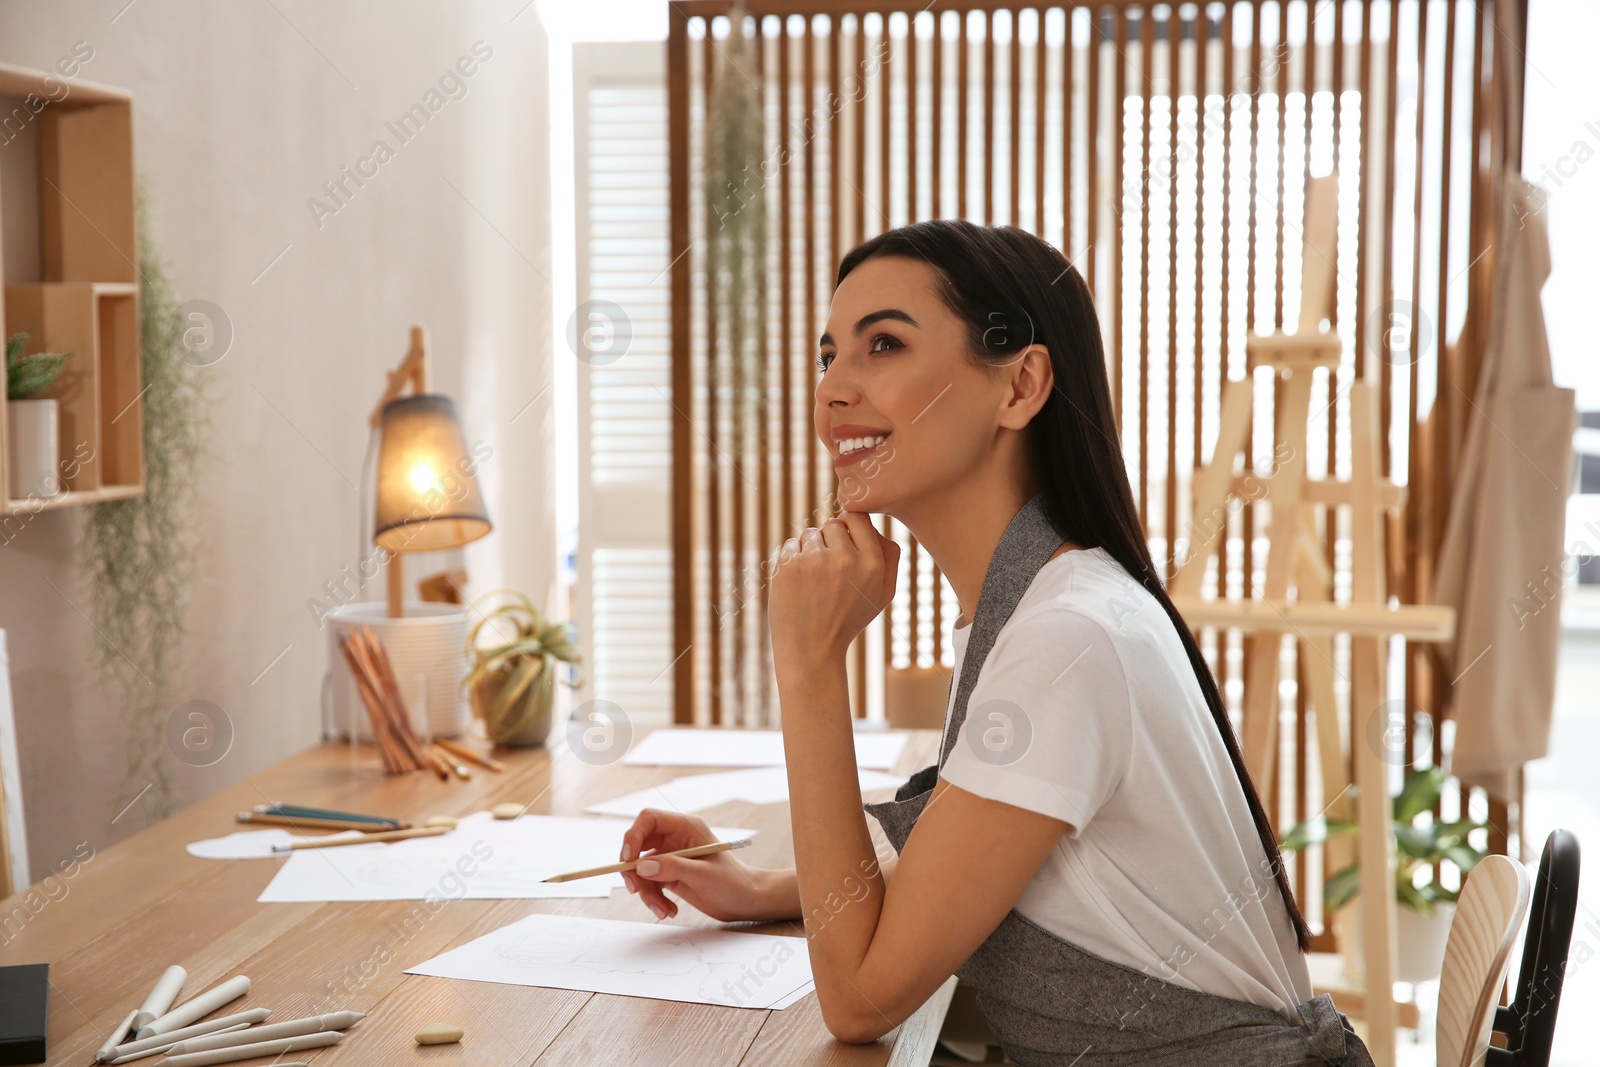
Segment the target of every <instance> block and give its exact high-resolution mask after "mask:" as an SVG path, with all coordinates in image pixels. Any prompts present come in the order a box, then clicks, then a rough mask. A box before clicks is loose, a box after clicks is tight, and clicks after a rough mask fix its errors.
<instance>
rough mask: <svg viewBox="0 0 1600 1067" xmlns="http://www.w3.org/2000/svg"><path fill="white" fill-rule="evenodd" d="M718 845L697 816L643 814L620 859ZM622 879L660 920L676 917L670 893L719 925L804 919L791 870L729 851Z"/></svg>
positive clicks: (654, 865) (646, 865)
mask: <svg viewBox="0 0 1600 1067" xmlns="http://www.w3.org/2000/svg"><path fill="white" fill-rule="evenodd" d="M715 840H716V837H715V836H714V835H713V834H712V832H711V827H710V826H709V825H708V824H707V823H706V821H705V820H704V819H702V818H700V817H699V816H698V815H685V814H683V813H682V812H676V811H663V810H661V809H660V808H645V809H644V810H643V811H641V812H640V813H639V815H638V818H636V819H634V821H633V825H632V826H631V827H629V828H628V832H627V833H626V834H624V835H623V837H622V856H621V859H623V860H624V861H626V860H631V859H634V858H635V857H638V856H641V855H648V854H649V853H653V852H676V851H677V850H679V849H684V848H694V847H695V846H697V845H709V844H711V843H712V842H713V841H715ZM622 879H623V881H624V882H626V883H627V885H628V891H629V892H630V893H637V894H638V895H639V899H641V900H643V901H644V903H645V905H646V906H647V907H648V908H649V909H650V910H651V911H652V912H654V913H655V915H656V917H657V918H666V917H667V916H669V915H676V914H677V913H678V905H677V903H676V902H675V901H673V900H672V899H671V898H669V897H668V896H667V895H666V892H665V891H666V890H669V889H670V890H672V892H674V893H676V894H677V895H678V896H680V897H682V898H683V899H684V900H686V901H688V902H689V903H690V904H693V905H694V906H695V907H696V908H699V909H700V910H701V911H702V912H704V913H705V914H706V915H707V916H709V917H710V918H712V919H715V920H717V921H718V922H740V921H746V920H756V921H764V920H770V919H785V918H794V917H796V916H798V915H799V914H800V908H799V893H798V891H797V890H796V889H795V886H794V877H793V871H792V870H790V871H775V870H768V869H766V868H762V867H752V866H750V865H749V864H747V863H745V862H743V861H742V860H740V859H739V858H738V857H736V856H734V855H733V854H732V853H731V852H729V851H723V852H714V853H712V854H711V855H709V856H699V857H696V858H693V859H686V858H684V857H682V856H664V857H662V858H661V859H659V860H648V859H647V860H645V861H643V862H641V864H640V866H639V867H636V868H635V869H634V870H631V871H623V872H622ZM786 891H787V892H786ZM789 897H792V898H793V900H792V901H790V900H788V898H789Z"/></svg>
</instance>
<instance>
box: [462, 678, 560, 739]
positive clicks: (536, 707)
mask: <svg viewBox="0 0 1600 1067" xmlns="http://www.w3.org/2000/svg"><path fill="white" fill-rule="evenodd" d="M511 671H512V669H511V666H509V665H508V666H505V667H501V668H498V669H496V670H493V671H490V672H489V673H487V674H485V675H484V676H483V677H482V678H480V679H479V680H478V681H477V683H476V684H475V685H473V687H472V710H473V713H474V714H476V715H477V716H478V718H480V719H482V720H483V728H484V733H485V734H486V735H487V736H488V738H489V740H491V741H493V742H494V743H495V744H497V745H519V746H521V745H542V744H544V743H545V741H546V740H547V739H548V738H549V737H550V720H551V708H552V705H553V704H554V702H555V687H554V686H553V685H552V686H541V685H539V684H537V683H535V684H533V685H530V686H528V688H527V690H526V691H524V692H523V694H522V696H521V697H519V698H518V699H517V701H516V703H514V704H513V705H512V706H511V707H509V708H507V709H506V710H505V713H504V714H503V715H501V717H500V719H499V720H498V721H493V722H491V721H490V717H489V714H490V710H491V709H492V708H493V707H494V702H495V700H496V698H498V697H499V696H500V690H501V689H502V688H504V686H505V684H506V682H508V681H509V680H510V679H511Z"/></svg>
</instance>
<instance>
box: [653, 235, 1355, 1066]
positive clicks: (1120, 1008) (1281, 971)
mask: <svg viewBox="0 0 1600 1067" xmlns="http://www.w3.org/2000/svg"><path fill="white" fill-rule="evenodd" d="M818 365H819V368H820V370H821V377H820V378H819V380H818V383H817V389H816V409H815V421H816V431H817V433H818V435H819V436H820V437H821V439H822V440H823V442H825V443H826V444H827V446H828V449H829V451H830V452H831V453H832V454H833V456H834V457H835V459H834V463H835V466H836V467H837V469H838V472H839V476H840V478H839V480H840V500H841V504H842V511H843V513H842V514H840V515H836V516H833V517H831V518H829V519H827V520H826V521H824V522H823V523H822V525H821V526H820V527H816V528H808V529H806V530H805V531H804V532H803V533H801V534H800V536H799V537H797V538H791V539H789V540H788V541H787V542H786V543H785V544H784V546H783V547H782V549H781V550H780V551H779V552H778V553H777V556H776V569H775V571H774V573H773V574H772V577H771V582H772V586H771V590H770V607H769V613H770V614H769V621H770V630H771V634H772V651H773V656H774V665H775V670H776V673H777V684H778V691H779V696H780V698H781V704H782V714H783V733H784V741H785V748H786V751H787V753H788V757H789V762H788V769H789V770H788V776H789V786H790V809H791V817H792V822H793V830H794V852H795V866H794V867H793V868H790V869H786V870H763V869H758V868H753V867H750V866H748V865H747V864H744V863H742V862H741V861H740V860H739V859H737V858H736V857H735V856H734V855H732V854H730V853H721V854H719V855H716V856H713V857H709V858H705V859H690V860H683V859H678V858H672V857H669V858H667V859H664V860H659V861H655V862H646V863H643V864H641V865H640V866H639V867H638V869H637V871H635V872H633V873H632V874H630V875H628V876H627V881H628V886H629V889H630V890H632V891H634V892H637V893H638V894H639V895H640V897H641V898H642V899H643V900H644V901H645V902H646V903H647V904H648V905H649V906H650V908H651V909H652V910H653V911H654V912H655V913H656V914H657V915H658V916H665V915H668V914H675V913H676V911H677V905H676V903H675V902H673V901H672V900H671V899H669V898H668V897H667V896H666V891H669V890H670V891H671V892H673V893H675V894H677V896H679V897H680V898H682V899H683V900H686V901H688V902H689V903H690V904H692V905H694V906H695V907H697V908H699V909H700V910H701V911H702V912H704V913H705V914H707V915H708V916H710V917H712V918H714V919H718V920H722V921H737V920H773V919H786V918H803V919H804V920H805V923H806V936H807V938H808V942H809V951H810V957H811V965H812V971H813V973H814V976H815V978H816V983H817V996H818V999H819V1002H820V1006H821V1009H822V1013H823V1017H824V1019H825V1020H826V1022H827V1025H828V1028H829V1030H830V1031H831V1032H832V1033H833V1034H834V1035H835V1036H837V1037H839V1038H840V1039H842V1040H845V1041H852V1042H866V1041H872V1040H875V1039H876V1038H878V1037H879V1036H881V1035H882V1034H884V1033H886V1032H888V1031H889V1030H891V1029H893V1028H894V1027H895V1026H897V1025H898V1024H899V1023H901V1022H902V1021H903V1020H905V1019H906V1018H907V1017H908V1016H910V1015H911V1013H912V1012H914V1011H915V1010H916V1009H917V1008H918V1007H919V1006H920V1005H921V1004H922V1003H923V1002H924V1001H925V1000H926V999H927V998H928V997H929V996H930V995H931V994H932V993H933V992H934V990H936V989H937V988H938V987H939V986H940V985H941V984H942V983H943V982H944V981H945V980H946V979H948V978H949V976H950V975H951V974H959V975H961V977H962V978H963V980H965V981H967V982H969V983H970V984H972V985H973V986H975V987H976V989H977V1003H978V1006H979V1008H980V1010H981V1011H982V1012H983V1014H984V1016H985V1018H986V1019H987V1020H988V1022H989V1024H990V1027H991V1028H992V1029H993V1030H994V1032H995V1034H996V1036H997V1038H998V1040H999V1042H1000V1043H1001V1044H1002V1045H1003V1046H1004V1047H1005V1049H1006V1051H1007V1053H1008V1054H1009V1055H1010V1057H1011V1059H1012V1060H1013V1061H1014V1062H1016V1063H1018V1064H1023V1065H1034V1064H1049V1065H1062V1067H1065V1065H1068V1064H1076V1065H1078V1067H1093V1065H1095V1064H1108V1065H1109V1064H1118V1065H1122V1064H1171V1065H1179V1064H1182V1065H1184V1067H1195V1065H1202V1067H1203V1065H1208V1064H1227V1065H1230V1067H1237V1065H1251V1064H1261V1065H1268V1064H1271V1065H1274V1067H1277V1065H1291V1064H1345V1065H1350V1067H1354V1065H1358V1064H1370V1062H1371V1060H1370V1058H1369V1057H1368V1055H1367V1053H1366V1049H1365V1048H1364V1047H1363V1046H1362V1045H1361V1043H1360V1041H1359V1040H1358V1039H1357V1038H1356V1037H1355V1035H1354V1034H1353V1033H1351V1032H1350V1031H1349V1029H1348V1026H1347V1025H1346V1024H1345V1020H1344V1018H1343V1017H1342V1016H1341V1015H1339V1014H1338V1012H1337V1011H1335V1010H1334V1008H1333V1006H1332V1001H1331V999H1329V998H1328V997H1326V996H1321V997H1317V998H1315V999H1313V998H1312V997H1311V989H1310V982H1309V979H1308V977H1307V973H1306V963H1305V958H1304V955H1303V953H1304V951H1305V949H1306V945H1307V937H1308V935H1307V929H1306V924H1305V920H1304V919H1303V918H1302V917H1301V914H1300V912H1299V909H1298V908H1297V907H1296V905H1295V902H1294V898H1293V896H1292V894H1291V892H1290V889H1289V885H1288V881H1287V879H1286V877H1285V874H1284V870H1283V865H1282V863H1281V860H1280V858H1279V854H1278V849H1277V846H1276V844H1275V842H1274V840H1273V837H1272V834H1271V832H1270V830H1269V828H1268V823H1267V819H1266V815H1265V812H1264V811H1263V809H1262V806H1261V801H1260V799H1259V798H1258V797H1257V795H1256V791H1255V788H1254V787H1253V786H1252V784H1251V782H1250V778H1249V775H1248V774H1247V773H1246V771H1245V768H1244V765H1243V763H1242V761H1241V759H1240V755H1239V748H1238V745H1237V742H1236V741H1235V739H1234V735H1233V731H1232V729H1231V727H1230V725H1229V722H1228V718H1227V714H1226V712H1225V710H1224V708H1223V706H1222V702H1221V699H1220V697H1219V695H1218V692H1217V686H1216V681H1215V679H1214V678H1213V677H1212V675H1211V672H1210V670H1209V669H1208V667H1207V665H1206V663H1205V661H1204V659H1203V658H1202V657H1201V654H1200V651H1199V649H1198V648H1197V647H1196V645H1195V642H1194V639H1193V637H1192V636H1191V635H1190V633H1189V630H1188V628H1187V627H1186V626H1185V625H1184V622H1183V620H1182V618H1180V617H1179V615H1178V613H1177V611H1176V609H1174V607H1173V606H1172V602H1171V600H1169V599H1168V597H1167V595H1166V593H1165V591H1164V590H1163V588H1162V586H1161V582H1160V579H1159V576H1158V574H1159V572H1158V571H1157V570H1156V568H1155V566H1154V564H1153V563H1152V561H1151V558H1150V553H1149V549H1148V547H1147V545H1146V542H1145V539H1144V534H1143V531H1142V530H1141V528H1140V524H1139V521H1138V516H1137V512H1136V511H1135V507H1134V503H1133V495H1132V491H1131V489H1130V487H1129V484H1128V478H1127V475H1126V473H1125V470H1124V460H1123V457H1122V451H1121V449H1120V447H1119V445H1118V439H1117V429H1116V424H1115V421H1114V418H1113V414H1112V406H1111V394H1110V388H1109V385H1108V382H1107V377H1106V369H1105V359H1104V355H1103V352H1102V349H1101V343H1100V328H1099V323H1098V321H1097V319H1096V317H1095V312H1094V307H1093V305H1092V303H1091V301H1090V298H1089V294H1088V290H1087V288H1086V287H1085V285H1084V283H1083V279H1082V278H1081V277H1080V276H1079V275H1078V273H1077V271H1075V270H1074V269H1073V268H1072V267H1071V265H1070V264H1069V263H1068V262H1067V261H1066V259H1065V258H1064V257H1062V255H1061V254H1060V253H1059V252H1057V251H1056V250H1055V249H1053V248H1052V247H1051V246H1050V245H1048V244H1047V243H1045V242H1044V241H1042V240H1040V239H1039V238H1037V237H1035V236H1033V235H1031V234H1028V233H1026V232H1024V231H1022V230H1018V229H1015V228H1011V227H992V228H991V227H980V226H975V225H972V224H969V223H965V222H952V221H943V222H925V223H919V224H916V225H913V226H907V227H904V228H901V229H897V230H891V231H889V232H888V233H885V234H883V235H881V236H878V237H875V238H873V239H872V240H870V241H867V242H866V243H865V244H863V245H861V246H860V247H858V248H856V249H854V250H853V251H852V252H850V254H849V255H847V256H846V257H845V258H844V261H843V262H842V263H841V264H840V266H839V274H838V280H837V283H836V286H835V290H834V295H833V305H832V308H831V310H830V312H829V316H828V321H827V332H826V333H824V334H823V335H822V339H821V348H820V356H819V359H818ZM869 513H880V514H887V515H892V516H893V517H894V518H896V519H898V520H899V521H900V522H902V523H904V524H905V526H906V528H907V529H908V530H910V532H911V533H912V535H913V536H915V537H916V539H917V541H918V543H919V544H921V545H922V546H923V548H924V549H926V550H927V551H928V552H929V553H930V554H931V555H932V556H933V558H934V560H935V561H936V562H937V563H938V565H939V568H940V570H941V571H942V572H943V573H944V575H945V576H946V577H947V578H948V579H949V581H950V585H951V588H952V589H953V590H954V592H955V595H956V598H957V599H958V601H959V603H960V608H961V618H960V619H959V620H958V621H957V623H956V625H955V628H954V631H953V644H954V647H955V652H956V664H957V668H956V675H955V678H954V680H953V682H952V685H951V701H950V706H949V709H948V711H947V718H946V728H945V733H944V737H943V743H942V744H941V746H940V752H939V761H938V763H936V764H934V765H932V766H930V767H927V768H925V769H924V770H922V771H921V772H919V773H918V774H917V775H916V776H914V777H913V778H912V779H911V780H910V781H909V782H907V783H906V785H905V786H903V787H902V788H901V789H900V790H899V792H898V793H897V795H896V798H895V800H893V801H887V802H884V803H881V804H868V805H865V806H863V805H862V804H861V803H860V793H859V787H858V784H857V778H856V770H855V758H854V747H853V741H852V732H851V717H850V707H849V698H848V690H847V687H846V675H845V654H846V649H847V648H848V646H849V644H850V642H851V641H852V640H853V639H854V638H855V637H856V635H857V634H859V633H860V632H861V631H862V629H863V628H864V627H866V625H867V624H868V623H869V622H870V621H871V620H872V619H873V618H874V617H875V616H877V615H878V613H879V612H881V611H883V610H884V608H885V607H887V606H888V605H889V603H890V602H891V600H892V599H893V595H894V588H895V578H896V574H897V571H898V563H899V549H898V547H897V546H896V545H895V544H894V543H893V542H891V541H889V540H888V539H886V538H884V537H882V536H881V535H880V534H878V532H877V531H876V529H875V528H874V526H873V524H872V522H871V520H870V519H869V518H868V517H867V516H868V514H869ZM864 809H865V810H864ZM867 814H871V815H873V816H874V817H876V818H877V819H878V820H879V822H880V823H881V824H882V826H883V829H884V832H885V835H886V836H887V837H888V839H889V841H890V843H891V844H892V845H893V846H894V849H895V852H896V854H895V855H892V856H889V857H887V858H886V859H885V860H883V861H882V862H881V864H880V861H879V858H878V857H877V856H876V854H875V852H874V848H873V843H872V838H871V836H870V834H869V832H868V826H867V821H866V815H867ZM709 839H710V837H709V830H708V828H707V826H706V824H705V822H704V821H703V820H701V819H699V818H696V817H693V816H686V815H683V814H680V813H675V812H668V811H662V810H657V809H651V810H647V811H645V812H644V813H642V814H641V815H640V816H639V818H638V820H637V821H636V823H635V824H634V826H633V827H632V828H631V829H630V831H629V833H628V834H627V836H626V839H625V842H624V845H623V853H622V855H623V858H624V859H631V858H633V857H634V856H637V855H639V854H641V853H643V852H646V851H671V850H673V849H678V848H686V847H689V846H691V845H694V844H700V843H703V842H705V841H707V840H709Z"/></svg>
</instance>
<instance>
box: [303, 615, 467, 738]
mask: <svg viewBox="0 0 1600 1067" xmlns="http://www.w3.org/2000/svg"><path fill="white" fill-rule="evenodd" d="M405 611H406V613H405V615H404V616H403V617H401V618H398V619H391V618H390V617H389V608H388V605H387V604H383V603H366V604H345V605H343V606H342V607H338V608H335V609H334V610H333V611H331V612H329V613H328V615H327V617H326V624H327V625H326V629H327V630H328V664H329V672H330V675H331V679H330V681H331V688H332V694H331V695H332V701H333V709H332V710H333V723H334V727H335V729H337V730H338V731H339V732H340V733H342V734H344V735H345V736H346V737H350V736H354V737H355V738H356V739H357V740H360V741H363V742H370V741H371V740H372V720H371V718H369V717H368V715H367V709H366V705H365V704H363V703H362V701H361V694H360V692H359V691H358V690H357V689H356V683H355V679H354V677H353V676H352V675H351V673H350V665H349V664H348V663H346V662H345V658H344V654H343V653H342V652H340V651H339V635H340V634H341V633H343V632H344V631H346V630H349V629H351V628H353V627H359V626H369V627H371V628H372V632H373V633H374V634H375V635H376V636H377V638H378V640H379V641H380V642H382V644H383V648H384V651H385V652H386V653H388V656H389V663H390V665H391V666H392V667H393V668H394V675H395V682H396V683H397V684H398V685H399V687H400V698H401V699H402V700H403V701H405V705H406V712H407V713H408V714H409V715H410V716H411V724H412V727H413V728H414V729H415V730H416V731H417V732H418V733H419V734H428V735H431V736H434V737H457V736H459V735H460V734H462V733H463V732H465V731H466V729H467V727H469V726H471V725H472V709H471V707H470V706H469V705H468V703H467V695H466V692H465V691H464V690H465V685H464V683H465V682H466V678H467V656H466V653H465V652H464V651H463V648H464V646H465V644H466V640H467V631H468V630H469V629H470V628H471V623H470V621H469V619H468V618H467V613H466V610H465V609H464V608H462V607H461V606H460V605H459V604H436V603H431V602H424V601H407V602H406V605H405Z"/></svg>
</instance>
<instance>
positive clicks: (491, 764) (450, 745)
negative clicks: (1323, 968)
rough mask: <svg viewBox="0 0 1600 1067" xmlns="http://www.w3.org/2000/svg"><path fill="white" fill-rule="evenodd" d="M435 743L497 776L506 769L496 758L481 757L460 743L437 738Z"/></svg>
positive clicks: (445, 738) (434, 740)
mask: <svg viewBox="0 0 1600 1067" xmlns="http://www.w3.org/2000/svg"><path fill="white" fill-rule="evenodd" d="M433 743H434V744H436V745H438V746H439V747H440V748H442V749H444V750H445V751H446V752H451V753H454V754H455V755H457V756H459V757H460V758H461V759H464V760H471V761H472V762H473V763H476V764H477V765H478V766H480V767H485V768H487V769H489V770H491V771H494V772H495V773H496V774H498V773H499V772H501V771H503V770H505V769H506V765H505V764H504V763H501V762H500V761H499V760H497V759H495V758H494V757H492V756H484V755H480V754H479V753H478V752H475V751H474V750H472V749H470V748H468V747H467V746H466V745H463V744H462V743H461V742H459V741H452V740H450V739H449V738H447V737H436V738H434V739H433Z"/></svg>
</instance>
